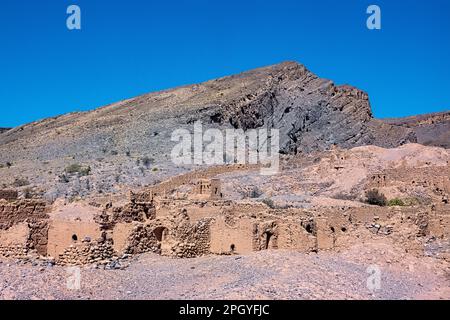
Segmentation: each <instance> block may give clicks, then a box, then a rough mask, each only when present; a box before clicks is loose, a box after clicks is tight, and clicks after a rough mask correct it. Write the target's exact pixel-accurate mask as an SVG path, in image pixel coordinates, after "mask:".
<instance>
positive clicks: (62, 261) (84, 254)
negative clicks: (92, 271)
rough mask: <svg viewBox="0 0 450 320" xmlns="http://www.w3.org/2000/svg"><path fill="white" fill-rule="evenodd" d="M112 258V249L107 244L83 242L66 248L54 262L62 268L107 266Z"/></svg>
mask: <svg viewBox="0 0 450 320" xmlns="http://www.w3.org/2000/svg"><path fill="white" fill-rule="evenodd" d="M113 257H114V249H113V248H112V246H111V245H110V244H109V243H106V242H105V243H98V242H89V243H88V242H83V243H81V244H77V245H71V246H69V247H68V248H66V249H65V250H64V252H63V253H62V254H60V255H59V256H58V258H57V259H56V262H57V264H58V265H63V266H76V265H85V264H94V263H96V264H107V263H108V262H110V260H111V259H112V258H113Z"/></svg>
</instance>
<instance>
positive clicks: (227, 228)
mask: <svg viewBox="0 0 450 320" xmlns="http://www.w3.org/2000/svg"><path fill="white" fill-rule="evenodd" d="M255 223H256V221H254V220H253V219H251V218H240V219H239V220H238V219H231V218H230V217H229V216H228V217H227V216H225V215H222V216H220V217H216V218H215V219H214V221H213V222H212V223H211V245H210V251H211V253H214V254H227V253H237V254H246V253H250V252H253V251H254V249H255V248H254V247H255V244H254V239H255V232H256V228H257V227H256V224H255Z"/></svg>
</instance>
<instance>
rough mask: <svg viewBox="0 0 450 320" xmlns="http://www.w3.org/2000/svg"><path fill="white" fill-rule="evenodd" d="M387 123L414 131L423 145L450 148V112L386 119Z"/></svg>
mask: <svg viewBox="0 0 450 320" xmlns="http://www.w3.org/2000/svg"><path fill="white" fill-rule="evenodd" d="M385 122H386V123H388V124H391V125H396V126H402V127H404V128H409V129H412V130H413V131H414V133H415V135H416V137H417V142H418V143H420V144H423V145H428V146H435V147H442V148H450V112H448V111H447V112H439V113H430V114H424V115H419V116H413V117H407V118H397V119H386V120H385Z"/></svg>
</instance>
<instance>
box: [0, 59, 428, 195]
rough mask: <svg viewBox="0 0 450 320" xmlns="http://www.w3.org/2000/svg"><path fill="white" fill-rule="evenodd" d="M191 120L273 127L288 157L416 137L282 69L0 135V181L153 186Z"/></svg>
mask: <svg viewBox="0 0 450 320" xmlns="http://www.w3.org/2000/svg"><path fill="white" fill-rule="evenodd" d="M197 120H201V121H202V122H203V124H204V127H205V128H206V127H207V128H219V129H227V128H241V129H244V130H247V129H253V128H261V127H271V128H277V129H279V130H280V139H281V141H280V144H281V152H282V153H286V154H295V153H303V152H306V153H307V152H310V151H316V150H325V149H328V148H330V146H333V145H337V146H339V147H342V148H350V147H355V146H362V145H376V146H380V147H387V148H390V147H396V146H399V145H403V144H405V143H409V142H417V134H419V135H420V132H418V131H417V130H416V129H415V128H413V127H412V126H408V125H403V124H400V123H397V122H390V121H381V120H377V119H374V117H373V115H372V111H371V107H370V103H369V98H368V95H367V94H366V93H364V92H363V91H361V90H358V89H357V88H354V87H351V86H337V85H335V84H334V83H333V82H332V81H329V80H324V79H321V78H319V77H317V76H316V75H314V74H313V73H312V72H310V71H309V70H307V69H306V68H305V67H304V66H303V65H300V64H298V63H295V62H286V63H281V64H278V65H275V66H269V67H265V68H260V69H256V70H252V71H249V72H245V73H242V74H239V75H235V76H230V77H224V78H221V79H217V80H212V81H208V82H205V83H201V84H197V85H191V86H184V87H179V88H175V89H171V90H165V91H161V92H155V93H150V94H146V95H143V96H139V97H136V98H133V99H129V100H124V101H121V102H118V103H116V104H112V105H109V106H105V107H102V108H99V109H96V110H94V111H90V112H83V113H72V114H67V115H64V116H60V117H54V118H49V119H45V120H42V121H38V122H34V123H31V124H27V125H24V126H21V127H18V128H14V129H11V130H9V131H6V132H4V133H3V134H1V135H0V165H1V166H3V168H2V169H0V177H1V180H0V181H2V183H3V184H4V185H11V184H12V185H14V184H17V185H23V184H26V183H17V179H19V181H21V182H24V181H25V182H28V183H29V184H30V185H31V186H41V188H42V189H43V190H41V192H44V193H46V194H47V195H48V194H50V195H51V197H56V196H61V195H65V196H78V195H81V196H82V195H86V194H90V193H92V192H97V193H98V192H115V191H120V190H121V189H122V188H123V189H125V188H129V187H130V186H131V187H133V186H140V185H143V184H151V183H154V182H155V181H158V180H160V179H162V178H164V177H166V176H170V175H173V174H177V173H178V172H180V171H182V170H186V168H180V167H177V166H175V165H174V164H172V162H171V160H170V153H171V150H172V148H173V146H174V145H175V142H172V141H171V135H172V133H173V131H174V130H176V129H181V128H185V129H188V130H190V131H192V130H193V123H194V122H195V121H197ZM6 163H8V164H9V165H8V166H5V165H4V164H6ZM68 166H72V169H74V168H75V169H76V168H78V171H81V172H82V173H84V174H81V175H80V174H79V172H78V171H77V170H75V171H76V172H78V174H77V175H76V176H75V177H73V175H71V173H70V172H73V171H74V170H67V167H68Z"/></svg>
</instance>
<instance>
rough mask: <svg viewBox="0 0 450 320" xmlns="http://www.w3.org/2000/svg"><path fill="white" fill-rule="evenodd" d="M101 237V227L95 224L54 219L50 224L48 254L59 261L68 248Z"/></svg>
mask: <svg viewBox="0 0 450 320" xmlns="http://www.w3.org/2000/svg"><path fill="white" fill-rule="evenodd" d="M101 237H102V231H101V230H100V225H98V224H97V223H95V222H89V221H70V220H64V219H53V220H51V221H50V222H49V229H48V249H47V252H48V255H49V256H52V257H54V258H55V259H58V257H59V256H60V255H61V254H63V253H64V251H65V250H66V249H67V248H70V247H71V246H74V245H77V244H80V243H82V242H83V241H85V240H92V241H93V240H97V239H100V238H101Z"/></svg>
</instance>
